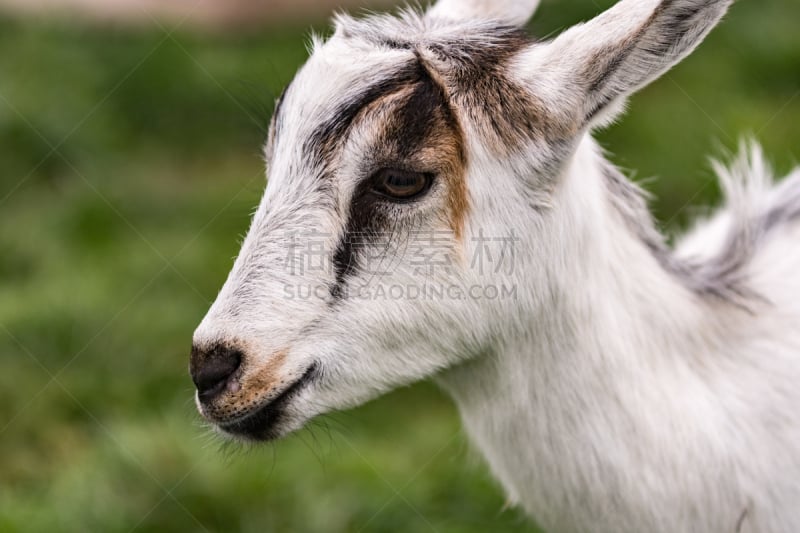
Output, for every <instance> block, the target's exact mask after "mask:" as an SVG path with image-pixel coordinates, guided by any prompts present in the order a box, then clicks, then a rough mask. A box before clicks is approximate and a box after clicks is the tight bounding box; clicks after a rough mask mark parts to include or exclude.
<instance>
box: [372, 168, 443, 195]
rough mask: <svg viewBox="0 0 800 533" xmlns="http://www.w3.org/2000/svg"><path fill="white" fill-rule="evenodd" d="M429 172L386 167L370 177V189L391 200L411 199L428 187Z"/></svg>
mask: <svg viewBox="0 0 800 533" xmlns="http://www.w3.org/2000/svg"><path fill="white" fill-rule="evenodd" d="M432 181H433V179H432V176H431V175H430V174H426V173H423V172H411V171H408V170H398V169H392V168H386V169H383V170H380V171H378V173H376V174H375V175H374V176H373V178H372V189H373V190H374V191H375V192H377V193H378V194H380V195H382V196H386V197H388V198H389V199H392V200H412V199H414V198H417V197H419V196H422V195H423V194H424V193H426V192H428V189H430V186H431V182H432Z"/></svg>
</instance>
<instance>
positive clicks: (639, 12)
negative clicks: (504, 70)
mask: <svg viewBox="0 0 800 533" xmlns="http://www.w3.org/2000/svg"><path fill="white" fill-rule="evenodd" d="M732 3H733V0H622V1H620V2H619V3H617V4H616V5H615V6H614V7H612V8H611V9H609V10H608V11H606V12H604V13H602V14H601V15H599V16H598V17H596V18H594V19H593V20H591V21H589V22H587V23H585V24H580V25H577V26H574V27H572V28H570V29H568V30H567V31H565V32H564V33H562V34H561V35H560V36H558V37H557V38H556V39H555V40H554V41H552V42H550V43H547V44H544V45H538V46H536V45H535V46H533V47H532V48H531V49H530V50H529V52H528V53H527V54H523V55H527V56H528V57H527V58H522V65H521V67H522V68H523V69H524V70H526V74H525V75H524V77H525V79H526V81H530V82H531V84H532V85H533V90H535V91H536V92H537V96H539V95H542V96H543V97H544V98H543V99H544V100H545V102H544V103H545V105H547V106H548V107H549V108H550V109H555V110H556V111H557V112H559V113H563V115H564V119H565V120H569V121H570V123H571V124H573V125H574V126H576V127H578V128H582V127H585V126H587V125H588V126H594V125H602V124H604V123H607V122H610V121H611V120H613V119H614V117H615V116H616V115H617V114H618V113H619V112H620V111H621V110H622V108H623V107H624V100H625V97H626V96H629V95H630V94H632V93H633V92H635V91H636V90H637V89H640V88H642V87H644V86H645V85H646V84H648V83H650V82H651V81H653V80H655V79H656V78H658V77H659V76H661V75H662V74H664V73H665V72H666V71H667V70H669V69H670V68H671V67H672V66H673V65H675V64H676V63H678V62H679V61H680V60H681V59H683V58H684V57H686V56H687V55H688V54H689V53H690V52H692V50H694V48H695V47H696V46H697V45H698V44H700V42H701V41H702V40H703V39H704V38H705V36H706V35H707V34H708V32H709V31H711V29H712V28H713V27H714V26H715V25H716V24H717V22H719V20H720V19H721V18H722V16H723V15H724V14H725V12H726V10H727V9H728V7H729V6H730V5H731V4H732ZM564 106H571V109H566V108H565V107H564ZM576 110H577V112H578V116H575V115H574V114H573V113H574V112H575V111H576Z"/></svg>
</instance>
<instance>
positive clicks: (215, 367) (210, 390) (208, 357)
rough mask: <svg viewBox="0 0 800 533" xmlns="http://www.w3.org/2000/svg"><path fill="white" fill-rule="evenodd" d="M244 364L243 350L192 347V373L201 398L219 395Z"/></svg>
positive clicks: (206, 398)
mask: <svg viewBox="0 0 800 533" xmlns="http://www.w3.org/2000/svg"><path fill="white" fill-rule="evenodd" d="M241 364H242V352H240V351H239V350H234V349H231V348H227V347H221V346H215V347H214V348H212V349H211V350H205V351H203V350H198V349H197V348H194V349H192V358H191V365H190V373H191V375H192V381H194V384H195V386H196V387H197V393H198V395H199V396H200V399H201V400H204V401H208V400H211V399H212V398H214V397H215V396H217V395H219V394H220V393H221V392H222V391H223V390H225V386H226V385H227V383H228V381H229V380H230V377H231V376H232V375H233V374H234V373H235V372H236V371H237V370H238V369H239V366H241Z"/></svg>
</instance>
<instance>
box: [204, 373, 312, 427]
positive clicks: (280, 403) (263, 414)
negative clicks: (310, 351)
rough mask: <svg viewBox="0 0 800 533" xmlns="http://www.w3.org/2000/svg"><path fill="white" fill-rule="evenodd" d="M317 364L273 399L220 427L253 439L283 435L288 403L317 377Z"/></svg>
mask: <svg viewBox="0 0 800 533" xmlns="http://www.w3.org/2000/svg"><path fill="white" fill-rule="evenodd" d="M316 374H317V364H316V363H314V364H312V365H311V366H309V367H308V369H306V371H305V372H304V373H303V375H302V376H300V379H298V380H297V381H295V382H294V383H292V384H291V385H290V386H289V387H288V388H287V389H286V390H284V391H283V392H282V393H280V394H279V395H278V396H277V397H275V399H273V400H272V401H270V402H268V403H266V404H264V405H262V406H261V407H258V408H257V409H255V410H253V411H252V412H251V413H249V414H248V415H246V416H245V417H244V418H241V419H239V420H236V421H235V422H232V423H229V424H219V428H220V429H221V430H222V431H224V432H225V433H228V434H230V435H234V436H236V437H240V438H244V439H246V440H251V441H269V440H273V439H277V438H278V437H280V436H281V435H282V432H281V430H280V427H279V426H280V425H281V422H282V421H283V420H284V419H285V418H286V405H287V404H288V403H289V402H290V401H291V400H292V398H293V397H295V396H296V395H297V394H298V393H299V392H300V391H302V390H303V389H304V388H306V387H307V386H308V385H309V384H310V383H311V382H312V381H313V380H314V378H315V377H316Z"/></svg>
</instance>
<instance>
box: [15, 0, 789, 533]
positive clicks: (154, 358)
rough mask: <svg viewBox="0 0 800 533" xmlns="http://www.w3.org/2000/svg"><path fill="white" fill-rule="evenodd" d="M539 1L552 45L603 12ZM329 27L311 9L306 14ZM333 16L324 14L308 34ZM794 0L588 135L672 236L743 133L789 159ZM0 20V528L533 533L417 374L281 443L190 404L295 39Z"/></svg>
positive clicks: (726, 37) (761, 9)
mask: <svg viewBox="0 0 800 533" xmlns="http://www.w3.org/2000/svg"><path fill="white" fill-rule="evenodd" d="M611 3H613V2H611V1H610V0H603V1H602V2H600V1H598V2H597V3H595V2H591V1H584V0H552V1H545V2H544V5H543V7H542V9H541V11H540V14H539V16H538V17H537V19H536V20H535V21H534V23H533V24H532V30H533V32H534V33H536V34H537V35H540V36H546V35H552V34H553V33H554V32H557V31H559V30H561V29H563V28H565V27H567V26H568V25H570V24H572V23H574V22H577V21H578V20H582V19H586V18H589V17H591V16H593V15H594V14H596V13H598V12H599V11H600V9H601V8H605V7H608V6H609V5H611ZM320 16H321V15H320ZM321 21H322V22H321ZM798 21H800V3H799V2H797V0H759V1H754V0H751V1H749V2H739V3H737V5H735V6H734V9H733V11H732V13H731V14H730V16H729V17H728V18H727V21H726V22H725V23H724V24H723V25H722V26H721V27H720V28H719V29H717V30H716V31H715V32H714V33H713V34H712V35H711V36H710V38H709V39H708V40H707V41H706V44H705V45H704V46H702V47H701V48H700V49H699V50H698V51H697V52H696V53H695V54H694V55H693V56H692V57H690V58H689V59H688V60H687V61H685V62H684V63H683V64H682V65H681V66H680V67H678V68H677V69H675V70H673V71H672V72H671V73H670V74H668V75H667V76H665V77H664V78H663V79H661V80H660V81H658V82H657V83H655V84H653V85H652V86H650V87H648V88H647V89H646V90H644V91H642V92H641V93H640V94H639V95H637V96H636V97H635V98H633V100H632V102H631V111H630V112H629V115H628V116H626V117H625V118H624V119H623V120H622V121H621V122H620V123H619V124H617V125H615V126H614V127H612V128H610V129H609V130H607V131H604V132H602V133H601V134H600V135H599V137H600V139H601V140H602V142H603V144H604V145H605V146H606V147H607V148H608V149H609V150H610V151H611V152H612V153H613V154H614V155H613V156H612V157H613V159H614V160H615V161H616V162H617V163H618V164H620V165H621V166H622V167H624V168H626V169H637V173H636V175H637V176H639V177H642V178H648V177H650V176H658V179H654V180H649V179H647V180H645V182H646V185H647V188H648V189H649V190H651V191H652V192H653V193H654V194H655V197H656V200H655V201H654V208H655V210H656V213H657V215H658V217H659V219H660V220H661V222H662V224H663V225H664V227H665V229H666V230H667V231H670V232H674V231H675V230H677V229H680V228H681V227H682V226H683V225H685V224H686V222H687V220H689V219H690V218H691V216H692V215H693V214H694V213H696V212H697V211H698V210H700V209H701V207H700V206H703V205H705V204H708V203H711V202H714V201H716V199H717V195H718V191H717V187H716V184H715V182H714V180H713V177H712V174H711V172H710V171H709V166H708V164H707V156H708V155H711V154H717V155H719V154H721V153H722V149H723V148H728V149H731V148H734V147H735V146H736V143H737V140H738V137H739V136H740V135H741V134H752V135H754V136H755V137H757V138H758V139H759V140H760V141H761V142H762V143H763V144H764V146H765V148H766V152H767V153H768V154H769V157H770V158H771V160H772V161H773V162H774V163H775V165H776V167H777V169H778V170H779V172H784V173H785V172H786V171H788V170H789V169H790V168H791V167H792V166H793V165H794V164H795V163H796V159H795V158H796V156H797V155H798V153H799V152H800V32H798V30H797V24H798ZM312 24H313V25H314V26H315V27H316V28H317V29H318V30H319V31H326V25H325V23H324V18H316V19H314V20H309V23H308V24H306V25H298V26H296V27H293V26H291V25H290V26H289V27H285V25H284V27H280V26H279V25H277V24H275V25H273V26H271V27H269V26H268V27H264V28H262V29H261V30H259V31H252V29H251V30H249V31H247V32H244V31H227V32H220V31H215V32H212V31H208V30H199V29H191V28H189V27H188V26H180V27H178V28H176V26H178V25H177V24H175V23H174V22H163V23H155V22H153V23H152V24H144V25H139V26H136V27H130V26H125V25H119V24H103V25H100V24H90V23H86V22H78V21H76V20H75V19H59V18H43V17H41V16H36V17H26V18H17V17H13V16H3V17H2V18H0V355H1V356H2V368H1V369H0V531H4V532H5V531H122V532H126V531H290V532H345V531H347V532H350V531H365V532H366V531H376V532H378V531H438V532H484V531H534V528H533V526H531V525H529V524H528V522H527V521H526V519H525V518H524V517H523V516H522V514H521V513H519V512H518V511H515V510H507V509H504V500H503V495H502V492H501V491H500V490H499V489H498V488H497V486H496V485H495V483H494V482H493V481H491V479H490V478H489V476H488V474H487V472H486V469H485V467H484V466H483V464H482V463H481V461H480V459H479V458H478V457H477V456H476V454H475V453H474V452H472V451H470V449H469V446H468V444H467V442H466V439H465V438H464V436H463V434H462V433H461V431H460V429H459V427H460V424H459V421H458V417H457V414H456V412H455V409H454V407H453V406H452V405H451V403H450V402H449V401H448V400H447V398H446V397H444V395H443V394H442V393H440V392H439V391H438V390H437V389H436V388H435V387H434V386H433V385H431V384H426V383H423V384H420V385H417V386H414V387H411V388H408V389H404V390H401V391H398V392H395V393H393V394H390V395H388V396H386V397H384V398H382V399H380V400H377V401H375V402H372V403H371V404H369V405H367V406H364V407H362V408H359V409H356V410H354V411H351V412H348V413H339V414H336V415H333V416H331V417H327V418H325V419H323V420H321V421H319V422H317V423H315V424H314V425H312V427H311V428H309V429H308V430H305V431H303V432H301V433H300V434H298V435H295V436H293V437H291V438H289V439H287V440H285V441H282V442H279V443H277V444H275V445H270V446H264V447H259V448H252V449H249V448H248V449H242V448H240V447H237V446H231V445H227V446H226V445H223V444H222V443H221V441H220V440H219V439H218V438H216V437H213V436H212V435H211V434H210V432H209V430H208V429H207V428H205V427H204V426H203V424H202V423H201V422H200V420H199V417H198V416H197V415H196V414H195V412H194V407H193V404H192V390H193V389H192V384H191V382H190V380H189V378H188V375H187V363H188V350H189V345H190V339H191V334H192V331H193V329H194V327H195V326H196V325H197V324H198V323H199V321H200V319H201V318H202V316H203V314H204V313H205V311H206V309H207V308H208V306H209V304H210V302H211V301H212V300H213V298H214V296H215V294H216V291H217V290H218V289H219V287H220V286H221V284H222V282H223V281H224V279H225V276H226V274H227V272H228V269H229V267H230V266H231V263H232V258H233V257H234V255H235V254H236V252H237V247H238V241H239V238H240V237H241V235H242V234H243V233H244V232H245V231H246V228H247V225H248V220H249V215H250V213H251V212H252V210H253V209H254V207H255V206H256V205H257V203H258V201H259V197H260V194H261V192H262V189H263V186H264V179H263V170H262V162H261V159H260V145H261V143H262V141H263V139H264V137H265V132H264V129H265V126H266V124H267V121H268V119H269V115H270V112H271V109H272V102H273V100H274V98H275V95H276V94H278V93H279V92H280V90H281V89H282V87H283V86H284V85H285V84H286V83H287V82H288V81H289V80H290V79H291V78H292V75H293V73H294V71H295V70H296V69H297V67H298V66H299V65H300V64H301V63H302V62H303V60H304V58H305V57H306V49H305V47H306V43H307V40H308V39H307V37H308V28H309V26H310V25H312Z"/></svg>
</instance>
